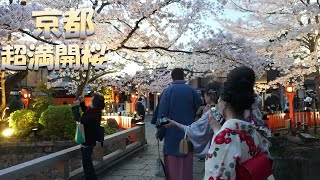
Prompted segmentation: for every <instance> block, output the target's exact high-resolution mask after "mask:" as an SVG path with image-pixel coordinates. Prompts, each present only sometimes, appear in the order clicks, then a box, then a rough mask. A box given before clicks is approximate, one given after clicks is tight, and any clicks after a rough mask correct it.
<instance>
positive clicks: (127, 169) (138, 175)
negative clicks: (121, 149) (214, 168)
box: [99, 116, 204, 180]
mask: <svg viewBox="0 0 320 180" xmlns="http://www.w3.org/2000/svg"><path fill="white" fill-rule="evenodd" d="M150 119H151V116H147V117H146V139H147V142H148V145H147V148H145V149H144V150H143V151H140V152H138V153H135V154H133V155H132V156H130V157H129V158H128V159H127V160H123V161H121V162H119V163H118V164H116V165H114V166H113V167H111V168H109V169H108V170H106V171H105V172H103V173H100V176H99V179H101V180H131V179H137V180H151V179H152V180H154V179H163V178H159V177H155V176H154V172H155V171H154V169H155V164H156V161H157V157H158V154H157V141H156V139H155V138H154V132H155V127H154V125H152V124H150ZM162 144H163V143H162V142H160V146H161V147H160V151H162ZM161 157H162V152H161ZM203 173H204V162H200V161H199V160H198V159H197V158H194V162H193V179H194V180H201V179H202V178H203Z"/></svg>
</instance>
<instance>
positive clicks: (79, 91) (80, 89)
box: [76, 67, 91, 98]
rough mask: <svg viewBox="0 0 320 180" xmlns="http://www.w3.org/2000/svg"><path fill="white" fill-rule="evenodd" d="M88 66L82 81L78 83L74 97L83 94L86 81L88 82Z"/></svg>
mask: <svg viewBox="0 0 320 180" xmlns="http://www.w3.org/2000/svg"><path fill="white" fill-rule="evenodd" d="M90 72H91V71H90V67H89V70H87V72H86V77H85V79H84V81H82V82H81V84H80V85H79V87H78V89H77V94H76V98H78V97H79V96H83V95H84V90H85V88H86V87H87V85H88V83H89V80H90V79H89V76H90Z"/></svg>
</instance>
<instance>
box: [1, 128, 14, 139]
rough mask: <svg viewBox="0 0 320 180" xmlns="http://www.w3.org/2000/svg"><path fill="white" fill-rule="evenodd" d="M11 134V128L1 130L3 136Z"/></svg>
mask: <svg viewBox="0 0 320 180" xmlns="http://www.w3.org/2000/svg"><path fill="white" fill-rule="evenodd" d="M12 134H13V129H11V128H7V129H5V130H4V131H2V135H3V136H4V137H10V136H11V135H12Z"/></svg>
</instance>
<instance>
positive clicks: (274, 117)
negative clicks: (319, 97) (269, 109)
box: [267, 112, 320, 132]
mask: <svg viewBox="0 0 320 180" xmlns="http://www.w3.org/2000/svg"><path fill="white" fill-rule="evenodd" d="M288 120H289V114H288V113H282V114H271V115H268V120H267V125H268V127H269V128H270V129H271V131H273V132H274V131H276V130H277V129H283V128H288V123H286V122H288ZM293 120H294V122H295V124H298V122H300V123H301V124H307V125H308V127H313V126H314V123H315V120H316V123H317V126H319V125H320V114H319V112H315V113H314V112H295V113H294V116H293Z"/></svg>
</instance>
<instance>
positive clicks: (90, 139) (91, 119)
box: [72, 106, 102, 146]
mask: <svg viewBox="0 0 320 180" xmlns="http://www.w3.org/2000/svg"><path fill="white" fill-rule="evenodd" d="M72 112H73V116H74V119H75V120H76V121H78V122H80V123H81V124H83V126H84V133H85V137H86V142H85V143H83V144H82V145H85V146H95V145H96V141H99V138H100V136H99V131H100V123H101V116H102V112H101V110H98V109H93V108H87V109H86V110H85V111H84V113H83V115H82V116H81V117H80V112H79V106H74V107H72Z"/></svg>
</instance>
